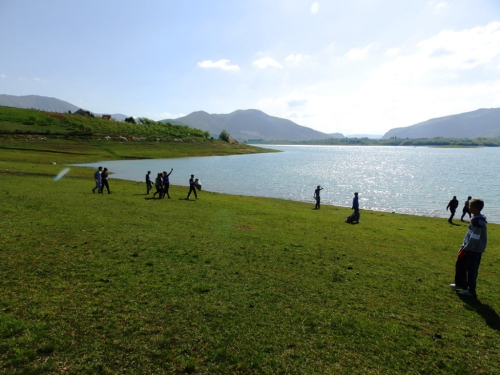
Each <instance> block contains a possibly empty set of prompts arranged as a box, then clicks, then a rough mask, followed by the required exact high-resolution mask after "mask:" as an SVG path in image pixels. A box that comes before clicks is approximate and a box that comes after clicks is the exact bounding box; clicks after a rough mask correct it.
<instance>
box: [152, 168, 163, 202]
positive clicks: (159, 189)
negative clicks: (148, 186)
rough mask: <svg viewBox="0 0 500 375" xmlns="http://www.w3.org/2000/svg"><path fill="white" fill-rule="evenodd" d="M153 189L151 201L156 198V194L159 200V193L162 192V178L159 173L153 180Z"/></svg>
mask: <svg viewBox="0 0 500 375" xmlns="http://www.w3.org/2000/svg"><path fill="white" fill-rule="evenodd" d="M155 187H156V191H155V192H154V194H153V199H155V198H156V194H158V195H159V197H160V198H161V193H162V191H163V178H162V174H161V173H158V175H157V176H156V178H155Z"/></svg>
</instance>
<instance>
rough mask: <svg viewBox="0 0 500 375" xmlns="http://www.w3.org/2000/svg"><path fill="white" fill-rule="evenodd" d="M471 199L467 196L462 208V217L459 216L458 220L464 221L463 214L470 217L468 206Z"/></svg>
mask: <svg viewBox="0 0 500 375" xmlns="http://www.w3.org/2000/svg"><path fill="white" fill-rule="evenodd" d="M471 199H472V197H471V196H468V197H467V200H466V201H465V204H464V208H462V217H461V218H460V221H464V216H465V215H466V214H468V215H469V219H470V218H471V213H470V208H469V205H470V200H471Z"/></svg>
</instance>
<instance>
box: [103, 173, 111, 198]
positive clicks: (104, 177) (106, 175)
mask: <svg viewBox="0 0 500 375" xmlns="http://www.w3.org/2000/svg"><path fill="white" fill-rule="evenodd" d="M108 176H109V175H108V168H104V169H103V171H102V174H101V178H102V185H101V193H104V187H106V189H107V190H108V194H111V191H110V190H109V183H108Z"/></svg>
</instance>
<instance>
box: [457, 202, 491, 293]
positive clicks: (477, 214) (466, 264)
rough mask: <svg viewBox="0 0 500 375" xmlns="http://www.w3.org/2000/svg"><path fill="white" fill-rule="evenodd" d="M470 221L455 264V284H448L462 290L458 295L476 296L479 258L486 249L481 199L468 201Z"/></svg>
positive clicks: (484, 218) (485, 231) (484, 221)
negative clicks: (470, 214)
mask: <svg viewBox="0 0 500 375" xmlns="http://www.w3.org/2000/svg"><path fill="white" fill-rule="evenodd" d="M469 207H470V211H471V213H472V219H471V221H470V223H469V229H468V231H467V233H466V235H465V238H464V242H463V243H462V246H461V247H460V250H459V251H458V256H457V261H456V263H455V283H454V284H450V287H452V288H453V289H463V290H462V291H461V292H458V294H460V295H463V296H471V297H475V296H476V282H477V274H478V270H479V263H480V262H481V256H482V254H483V253H484V251H485V249H486V243H487V240H488V235H487V230H486V224H487V221H486V217H485V216H484V215H482V214H481V210H482V209H483V207H484V202H483V201H482V200H481V199H473V200H471V201H470V206H469Z"/></svg>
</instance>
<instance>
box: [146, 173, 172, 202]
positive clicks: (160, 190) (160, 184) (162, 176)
mask: <svg viewBox="0 0 500 375" xmlns="http://www.w3.org/2000/svg"><path fill="white" fill-rule="evenodd" d="M173 171H174V168H172V169H170V173H167V172H166V171H163V173H161V172H160V173H158V174H157V175H156V178H155V187H156V191H155V192H154V193H153V199H154V198H156V194H158V198H159V199H163V198H165V195H166V196H167V197H168V199H170V194H169V192H168V191H169V189H170V175H171V174H172V172H173ZM152 188H153V182H152V181H151V171H148V173H146V190H147V191H146V194H149V191H150V190H151V189H152Z"/></svg>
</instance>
